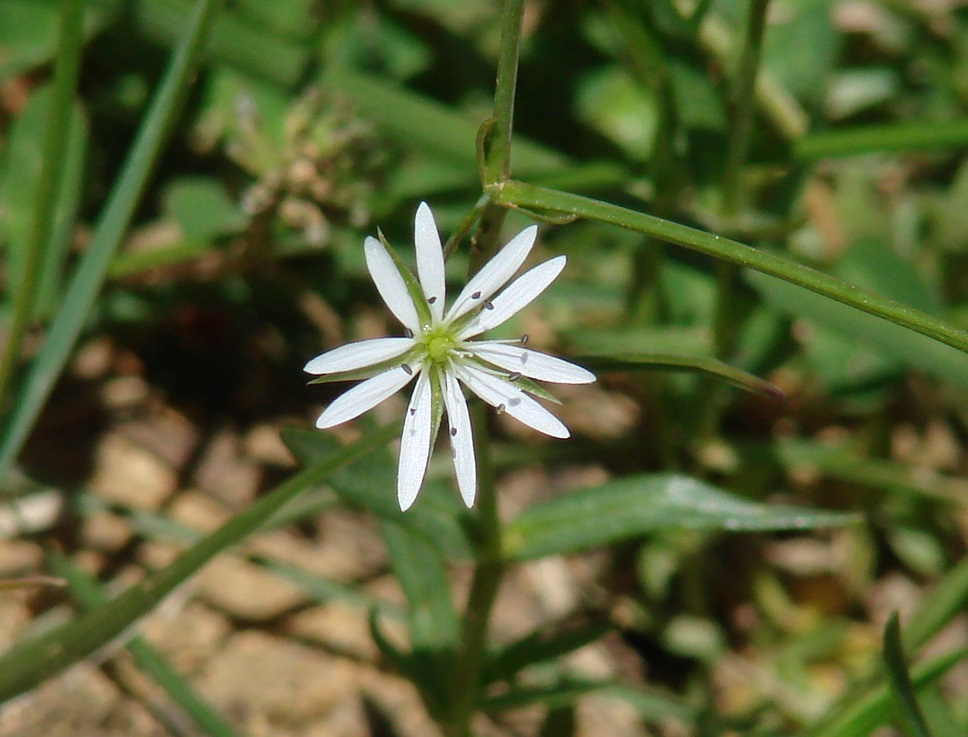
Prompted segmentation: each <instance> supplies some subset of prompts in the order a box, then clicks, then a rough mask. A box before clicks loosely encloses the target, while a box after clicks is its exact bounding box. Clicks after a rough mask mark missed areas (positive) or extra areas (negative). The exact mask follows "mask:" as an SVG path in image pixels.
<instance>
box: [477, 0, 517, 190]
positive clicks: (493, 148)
mask: <svg viewBox="0 0 968 737" xmlns="http://www.w3.org/2000/svg"><path fill="white" fill-rule="evenodd" d="M524 3H525V0H507V2H505V3H504V9H503V11H502V18H501V48H500V52H499V56H498V60H497V79H496V81H495V85H494V117H493V118H492V119H491V121H490V122H489V123H488V125H489V127H490V130H489V131H487V140H486V141H485V144H484V148H485V151H484V155H485V160H484V165H483V174H484V181H483V182H481V184H482V185H483V186H484V187H485V188H487V187H488V185H493V184H498V183H500V182H503V181H504V180H506V179H507V178H508V177H510V176H511V131H512V128H513V123H514V95H515V90H516V88H517V83H518V59H519V58H520V55H521V26H522V23H523V20H524Z"/></svg>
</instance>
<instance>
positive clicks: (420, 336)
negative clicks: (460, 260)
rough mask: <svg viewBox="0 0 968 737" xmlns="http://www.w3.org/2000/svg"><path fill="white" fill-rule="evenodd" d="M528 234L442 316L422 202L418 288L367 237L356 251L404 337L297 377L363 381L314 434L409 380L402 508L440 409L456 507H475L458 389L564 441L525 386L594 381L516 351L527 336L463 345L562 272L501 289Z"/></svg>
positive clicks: (438, 266)
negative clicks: (457, 501)
mask: <svg viewBox="0 0 968 737" xmlns="http://www.w3.org/2000/svg"><path fill="white" fill-rule="evenodd" d="M537 232H538V229H537V227H536V226H531V227H529V228H526V229H525V230H523V231H521V232H520V233H518V234H517V235H516V236H515V237H514V238H512V239H511V240H510V241H509V242H508V244H507V245H506V246H504V248H502V249H501V251H500V252H499V253H498V254H497V255H496V256H495V257H494V258H493V259H491V260H490V261H489V262H488V263H487V264H485V265H484V267H483V268H482V269H481V270H480V271H479V272H477V274H476V275H474V277H473V278H471V280H470V281H469V282H468V283H467V286H465V287H464V289H463V290H462V291H461V293H460V294H458V295H457V299H455V300H454V302H453V304H452V305H451V306H450V309H448V310H447V311H446V312H445V311H444V298H445V296H446V295H445V284H444V257H443V250H442V248H441V243H440V235H439V234H438V233H437V225H436V223H435V222H434V216H433V213H431V211H430V208H429V207H428V206H427V204H426V203H421V204H420V207H418V208H417V215H416V218H415V222H414V245H415V247H416V252H417V276H418V278H419V281H418V279H416V278H414V276H413V275H412V274H411V273H410V270H409V269H407V268H406V266H404V265H403V264H402V263H401V262H400V261H399V260H398V259H397V257H396V255H395V254H394V253H393V251H392V249H390V248H389V247H388V246H387V245H386V244H385V243H384V242H383V241H382V240H377V239H376V238H372V237H368V238H367V239H366V241H365V242H364V244H363V247H364V251H365V255H366V265H367V268H368V269H369V271H370V276H371V277H372V278H373V283H374V284H376V288H377V290H378V291H379V292H380V296H381V297H383V301H384V302H386V305H387V307H389V308H390V311H391V312H392V313H393V314H394V315H395V316H396V318H397V319H398V320H399V321H400V322H401V323H403V325H404V327H405V328H406V329H407V336H406V337H402V338H376V339H373V340H363V341H359V342H357V343H350V344H348V345H344V346H341V347H339V348H335V349H334V350H331V351H327V352H326V353H323V354H322V355H319V356H316V358H314V359H313V360H311V361H310V362H309V363H307V364H306V367H305V371H306V372H307V373H310V374H318V375H320V376H321V377H323V378H320V379H316V380H315V382H320V381H339V380H345V379H358V378H365V379H366V380H365V381H362V382H360V383H359V384H357V385H356V386H354V387H353V388H352V389H350V390H349V391H347V392H346V393H345V394H343V395H341V396H339V397H338V398H337V399H336V400H335V401H334V402H333V403H332V404H330V405H329V407H327V408H326V411H324V412H323V413H322V414H321V415H320V416H319V419H318V420H316V427H318V428H321V429H323V428H328V427H333V426H335V425H339V424H341V423H343V422H346V421H347V420H352V419H353V418H354V417H358V416H359V415H361V414H363V413H364V412H366V411H367V410H369V409H371V408H373V407H375V406H376V405H378V404H379V403H380V402H382V401H383V400H384V399H386V398H387V397H389V396H390V395H391V394H394V393H395V392H397V391H399V390H400V389H403V388H404V387H405V386H406V385H407V384H409V383H410V382H411V381H414V380H416V382H417V383H416V386H415V387H414V390H413V394H412V395H411V397H410V406H409V409H408V411H407V415H406V419H405V421H404V424H403V436H402V438H401V443H400V462H399V470H398V476H397V498H398V500H399V502H400V509H401V510H406V509H408V508H409V507H410V505H411V504H413V502H414V500H415V499H416V498H417V492H418V491H420V487H421V485H422V484H423V480H424V475H425V474H426V471H427V463H428V461H429V460H430V453H431V450H432V448H433V445H434V440H435V439H436V437H437V430H438V428H439V427H440V421H441V417H442V415H443V411H444V409H446V410H447V423H448V426H449V430H450V432H449V437H450V443H451V448H452V450H453V456H454V468H455V469H456V472H457V485H458V488H459V489H460V493H461V497H462V498H463V500H464V503H465V504H466V505H467V506H468V507H470V506H471V505H472V504H473V503H474V498H475V496H476V494H477V464H476V460H475V457H474V438H473V435H472V433H471V422H470V415H469V414H468V411H467V401H466V400H465V399H464V393H463V390H462V389H461V384H463V385H464V386H466V387H467V388H468V389H470V390H471V391H472V392H474V394H476V395H477V396H479V397H480V398H481V399H483V400H484V401H485V402H487V403H488V404H490V405H491V406H492V407H496V408H497V409H498V411H499V412H507V413H508V414H509V415H511V416H512V417H514V418H515V419H517V420H519V421H520V422H523V423H524V424H525V425H528V426H529V427H533V428H534V429H535V430H538V431H540V432H543V433H545V434H546V435H550V436H552V437H556V438H567V437H568V434H569V433H568V428H566V427H565V426H564V425H563V424H562V423H561V421H560V420H559V419H558V418H557V417H555V416H554V415H553V414H551V413H550V412H549V411H548V410H546V409H545V408H544V407H542V406H541V405H540V404H539V403H538V402H537V401H535V399H534V398H533V397H532V396H531V395H532V394H535V395H537V396H540V397H544V398H552V397H550V395H548V394H547V393H546V392H545V391H544V390H543V389H541V387H539V386H538V385H537V384H535V383H534V382H533V381H531V379H539V380H541V381H551V382H556V383H559V384H586V383H589V382H592V381H595V375H594V374H592V373H591V372H590V371H586V370H585V369H583V368H581V367H579V366H576V365H574V364H572V363H569V362H568V361H563V360H561V359H560V358H555V357H553V356H548V355H545V354H544V353H538V352H537V351H533V350H529V349H528V348H525V347H524V344H525V343H526V342H527V336H525V337H524V338H522V339H521V340H520V341H502V340H478V341H474V340H471V338H474V337H476V336H478V335H480V334H481V333H483V332H484V331H486V330H490V329H491V328H494V327H497V326H498V325H500V324H501V323H503V322H504V321H505V320H507V319H508V318H509V317H511V316H512V315H513V314H514V313H516V312H517V311H518V310H520V309H521V308H522V307H524V306H525V305H527V304H528V303H530V302H531V301H532V300H533V299H534V298H535V297H537V296H538V295H539V294H541V292H543V291H544V290H545V289H546V288H547V287H548V285H549V284H551V282H553V281H554V280H555V278H556V277H557V276H558V274H560V273H561V270H562V269H563V268H564V266H565V257H564V256H558V257H556V258H553V259H551V260H550V261H545V262H544V263H543V264H540V265H538V266H535V267H534V268H533V269H531V270H530V271H528V272H526V273H525V274H523V275H521V276H520V277H518V278H517V279H515V280H514V281H513V282H511V283H510V284H508V286H507V287H504V285H505V284H507V282H508V280H509V279H510V278H511V277H512V276H513V275H514V273H515V272H516V271H517V270H518V269H519V268H520V267H521V265H522V264H523V263H524V260H525V259H526V258H527V256H528V253H529V252H530V251H531V247H532V246H533V245H534V239H535V236H536V235H537ZM381 238H382V236H381ZM502 287H504V288H503V289H502Z"/></svg>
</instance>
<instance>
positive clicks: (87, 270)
mask: <svg viewBox="0 0 968 737" xmlns="http://www.w3.org/2000/svg"><path fill="white" fill-rule="evenodd" d="M220 6H221V0H198V2H197V3H196V4H195V7H194V10H193V11H192V13H191V15H190V16H189V17H188V19H187V22H186V30H185V35H184V36H183V37H182V39H181V41H180V42H179V44H178V46H177V48H176V49H175V51H174V54H173V55H172V60H171V63H170V64H169V67H168V69H167V71H166V72H165V77H164V79H163V81H162V84H161V87H160V89H159V90H158V92H157V94H156V95H155V97H154V99H153V100H152V103H151V107H150V108H149V110H148V113H147V114H146V116H145V118H144V121H143V122H142V124H141V128H140V129H139V131H138V136H137V138H136V139H135V142H134V144H133V145H132V147H131V153H130V154H129V155H128V158H127V159H126V161H125V164H124V168H123V169H122V171H121V174H120V175H119V176H118V178H117V179H116V180H115V183H114V187H113V188H112V191H111V195H110V198H109V200H108V203H107V205H106V206H105V208H104V210H103V212H102V214H101V217H100V219H99V220H98V224H97V228H96V230H95V234H94V240H93V241H92V242H91V245H90V246H89V247H88V249H87V250H86V251H85V253H84V255H83V257H82V258H81V260H80V262H79V264H78V266H77V269H76V270H75V271H74V273H73V274H72V276H71V279H70V283H69V284H68V285H67V289H66V291H65V294H64V298H63V300H62V302H61V308H60V310H59V311H58V313H57V316H56V317H55V318H54V320H53V322H52V323H51V326H50V330H49V331H48V333H47V336H46V339H45V340H44V344H43V346H42V347H41V349H40V352H39V353H38V354H37V357H36V358H35V359H34V361H33V363H32V365H31V368H30V373H28V374H27V377H26V379H25V381H24V386H23V388H22V390H21V391H20V392H19V393H18V394H17V396H16V400H15V402H14V405H13V407H12V408H11V410H10V413H9V416H8V417H6V418H5V422H4V427H3V428H2V430H0V478H3V476H4V475H5V473H6V471H7V470H8V468H9V466H10V464H11V463H12V462H13V460H14V458H16V456H17V453H18V452H19V451H20V448H21V446H22V445H23V443H24V441H25V440H26V439H27V436H28V434H29V433H30V429H31V427H33V424H34V422H35V421H36V419H37V417H38V415H39V414H40V411H41V409H42V408H43V406H44V403H45V402H46V400H47V397H48V396H49V395H50V392H51V391H52V390H53V388H54V384H55V383H56V381H57V377H58V376H60V373H61V371H63V369H64V366H65V365H66V364H67V361H68V359H69V358H70V355H71V351H72V350H73V348H74V345H75V344H76V342H77V339H78V338H79V337H80V334H81V331H82V330H83V328H84V325H85V323H86V322H87V319H88V316H89V315H90V314H91V309H92V307H93V306H94V303H95V301H96V300H97V296H98V293H99V291H100V288H101V284H102V283H103V282H104V279H105V277H106V275H107V271H108V267H109V266H110V264H111V259H112V257H113V256H114V253H115V251H117V248H118V246H119V245H120V243H121V240H122V238H123V237H124V234H125V232H126V231H127V228H128V226H129V224H130V223H131V219H132V218H133V217H134V213H135V209H136V208H137V206H138V203H139V202H140V200H141V194H142V193H143V192H144V190H145V188H146V187H147V186H148V181H149V177H150V175H151V173H152V171H153V170H154V166H155V164H156V163H157V161H158V159H159V158H160V157H161V152H162V148H163V146H164V143H165V141H166V140H167V138H168V136H169V135H170V133H171V132H172V130H173V129H174V127H175V124H176V122H177V120H178V115H179V113H180V111H181V106H182V104H183V103H184V102H185V100H186V99H187V98H188V92H189V90H190V89H191V86H192V85H191V83H192V80H193V79H194V75H195V72H196V70H197V64H198V62H199V60H200V59H201V56H202V53H203V51H204V48H205V42H206V39H207V38H208V32H209V30H210V28H211V26H212V23H213V21H214V19H215V15H216V13H217V11H218V8H219V7H220Z"/></svg>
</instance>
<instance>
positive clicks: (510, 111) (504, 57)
mask: <svg viewBox="0 0 968 737" xmlns="http://www.w3.org/2000/svg"><path fill="white" fill-rule="evenodd" d="M523 18H524V0H507V2H505V4H504V10H503V19H502V22H501V49H500V56H499V58H498V65H497V81H496V84H495V90H494V115H493V117H492V118H491V119H490V120H488V121H486V122H485V123H484V125H483V126H482V127H481V133H480V135H479V138H478V159H479V160H478V165H479V167H480V170H481V179H482V181H481V186H482V187H483V188H484V197H483V198H482V200H479V201H478V203H477V205H475V211H478V212H480V221H479V223H478V228H477V233H476V234H475V237H474V241H473V243H474V249H473V250H472V252H471V263H470V269H469V271H470V275H473V274H474V273H476V272H477V271H478V270H479V269H480V268H481V266H483V265H484V264H485V263H486V262H487V260H488V259H490V257H491V256H492V255H493V254H494V252H495V251H496V250H497V247H498V243H499V238H500V234H501V226H502V225H503V223H504V216H505V214H506V212H507V211H506V210H505V208H503V207H500V206H497V205H495V204H494V203H493V197H494V194H493V193H494V191H495V190H496V189H500V187H501V186H502V185H503V183H504V182H505V181H507V180H508V178H509V177H510V176H511V131H512V126H513V120H514V93H515V87H516V85H517V77H518V59H519V58H520V47H521V25H522V22H523ZM471 424H472V426H473V430H474V449H475V453H476V455H477V509H478V513H477V530H476V531H477V540H476V542H477V545H476V548H477V549H476V557H475V564H474V574H473V578H472V579H471V589H470V592H469V593H468V596H467V605H466V606H465V608H464V614H463V619H462V621H461V640H460V644H459V646H458V650H457V657H456V665H455V673H454V686H453V691H452V692H451V700H450V710H449V715H448V716H449V719H448V721H447V723H446V724H443V725H441V726H442V727H443V729H444V734H445V735H447V737H470V734H471V723H472V721H473V719H474V715H475V713H476V712H477V701H478V696H479V693H480V688H481V683H480V681H481V672H482V669H483V666H484V658H485V656H486V652H487V634H488V626H489V624H490V620H491V610H492V609H493V608H494V602H495V601H496V599H497V592H498V589H499V588H500V587H501V579H502V578H503V575H504V567H505V566H504V562H503V561H502V558H501V537H502V536H501V520H500V517H499V516H498V512H497V498H496V495H495V488H494V467H493V463H492V460H491V453H490V438H489V437H488V433H487V417H486V416H485V414H484V407H483V405H481V404H480V403H479V402H478V403H475V404H473V405H472V407H471Z"/></svg>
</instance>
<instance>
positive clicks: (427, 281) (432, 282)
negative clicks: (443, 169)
mask: <svg viewBox="0 0 968 737" xmlns="http://www.w3.org/2000/svg"><path fill="white" fill-rule="evenodd" d="M413 245H414V248H415V249H416V251H417V276H418V277H419V279H420V286H421V288H422V289H423V293H424V296H425V297H426V298H427V302H428V304H429V305H430V312H431V314H432V315H433V316H434V318H435V319H436V320H438V321H439V320H440V319H441V318H443V316H444V299H445V297H446V296H447V295H446V281H445V277H444V248H443V246H442V245H441V244H440V233H439V232H438V231H437V223H435V222H434V214H433V213H432V212H431V211H430V207H429V206H428V205H427V203H426V202H421V203H420V206H419V207H418V208H417V215H416V217H415V218H414V221H413Z"/></svg>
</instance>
